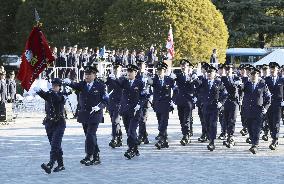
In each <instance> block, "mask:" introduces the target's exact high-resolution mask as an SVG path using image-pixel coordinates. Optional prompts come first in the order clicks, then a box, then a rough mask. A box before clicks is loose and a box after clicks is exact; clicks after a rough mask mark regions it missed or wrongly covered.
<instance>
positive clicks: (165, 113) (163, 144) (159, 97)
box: [149, 62, 175, 149]
mask: <svg viewBox="0 0 284 184" xmlns="http://www.w3.org/2000/svg"><path fill="white" fill-rule="evenodd" d="M156 67H157V75H155V77H154V78H153V79H152V80H150V81H149V84H150V85H151V86H152V87H153V109H154V111H155V113H156V116H157V119H158V126H159V127H158V130H159V135H158V136H157V138H156V139H157V140H158V142H157V143H156V144H155V146H156V147H157V149H161V148H168V147H169V144H168V136H167V127H168V120H169V112H170V111H172V110H173V106H175V104H174V102H173V101H172V93H171V91H172V89H173V88H174V80H173V79H172V78H170V77H169V76H165V73H166V70H167V68H168V65H167V64H166V63H164V62H160V63H158V64H157V66H156Z"/></svg>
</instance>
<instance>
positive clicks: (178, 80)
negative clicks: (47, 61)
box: [35, 59, 284, 173]
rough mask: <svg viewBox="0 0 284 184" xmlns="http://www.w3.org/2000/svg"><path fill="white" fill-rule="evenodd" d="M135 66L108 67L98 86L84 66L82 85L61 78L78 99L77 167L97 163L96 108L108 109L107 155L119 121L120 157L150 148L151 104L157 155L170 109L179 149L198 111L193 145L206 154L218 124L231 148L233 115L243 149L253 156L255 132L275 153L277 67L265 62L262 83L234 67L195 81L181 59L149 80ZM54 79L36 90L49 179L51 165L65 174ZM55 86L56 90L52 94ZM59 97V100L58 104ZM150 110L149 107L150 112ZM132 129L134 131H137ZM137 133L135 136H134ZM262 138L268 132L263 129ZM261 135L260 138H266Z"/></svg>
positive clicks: (115, 143) (254, 73)
mask: <svg viewBox="0 0 284 184" xmlns="http://www.w3.org/2000/svg"><path fill="white" fill-rule="evenodd" d="M137 62H138V65H137V66H136V65H131V64H130V65H128V66H127V76H123V75H122V72H121V69H122V64H121V63H119V62H115V63H114V64H113V72H112V73H111V74H110V75H109V76H108V77H106V78H105V79H102V80H101V79H97V78H96V73H97V72H98V70H97V69H96V68H95V67H93V66H87V67H85V78H84V80H83V81H80V82H78V83H76V82H72V81H71V80H70V79H64V81H63V83H64V84H65V85H68V86H70V87H71V88H73V89H75V90H76V91H78V92H79V100H78V103H79V109H78V119H77V120H78V122H80V123H82V127H83V130H84V133H85V137H86V140H85V153H86V155H85V157H84V158H83V159H82V160H81V161H80V162H81V163H82V164H84V165H86V166H89V165H94V164H99V163H100V157H99V152H100V150H99V147H98V144H97V135H96V132H97V129H98V125H99V123H101V122H103V119H104V118H103V109H104V108H105V107H108V110H109V114H110V117H111V122H112V140H111V141H110V143H109V145H110V146H111V147H112V148H115V147H119V146H121V145H122V130H121V126H120V119H121V117H122V121H123V124H124V127H125V131H126V133H127V145H128V150H127V151H126V152H125V154H124V156H125V157H126V158H128V159H131V158H133V157H135V156H138V155H139V150H138V146H139V145H140V144H141V143H144V144H147V143H149V140H148V134H147V131H146V122H147V114H148V109H149V107H150V105H151V106H152V108H153V110H154V111H155V113H156V116H157V121H158V130H159V134H158V135H157V137H156V140H157V142H156V143H155V146H156V147H157V149H163V148H167V147H169V144H168V135H167V128H168V120H169V113H170V112H171V111H173V110H174V108H177V110H178V116H179V120H180V125H181V132H182V134H183V136H182V138H181V141H180V143H181V145H183V146H184V145H186V144H189V143H190V137H191V136H192V134H193V130H192V121H193V120H192V111H193V109H194V106H195V105H196V106H197V107H198V114H199V117H200V121H201V125H202V135H201V136H200V138H199V139H198V140H199V141H200V142H205V141H208V140H209V144H208V145H207V148H208V150H210V151H213V150H214V149H215V144H214V141H215V139H216V137H217V122H218V119H219V122H220V124H221V134H220V135H219V137H218V138H220V139H223V140H224V142H223V144H224V145H225V146H226V147H228V148H231V147H232V146H234V145H235V141H234V133H235V123H236V117H237V113H238V109H240V112H241V119H242V125H243V129H242V131H241V133H242V134H243V135H246V134H247V133H248V134H249V137H248V138H247V142H248V143H250V144H251V148H250V149H249V150H250V151H251V152H252V153H253V154H255V153H256V152H257V150H258V143H259V137H260V132H261V129H262V128H264V127H268V128H266V129H268V131H270V134H271V137H272V142H271V144H270V146H269V148H270V149H272V150H274V149H276V147H277V146H278V137H279V127H280V118H281V107H282V106H284V102H283V85H284V83H283V81H284V80H283V78H282V77H281V76H280V75H279V69H280V66H279V65H278V64H277V63H274V62H272V63H270V65H269V66H268V67H269V68H270V73H271V75H270V76H261V71H260V70H259V69H257V68H255V67H253V66H250V65H241V66H240V67H239V75H235V74H233V66H232V65H219V67H218V69H216V68H214V67H213V66H211V65H209V64H207V63H202V73H203V74H202V75H200V76H197V75H196V74H195V73H194V72H193V65H192V64H191V63H190V62H189V61H188V60H185V59H183V60H181V61H180V66H181V72H178V73H176V74H175V73H174V72H172V73H170V74H169V73H167V68H168V66H167V64H166V63H163V62H161V63H158V64H157V65H156V70H157V72H156V74H155V75H152V74H151V73H149V72H148V71H147V70H146V67H145V63H144V62H143V61H139V60H138V61H137ZM61 85H62V82H61V81H60V79H55V80H54V81H53V88H52V89H51V91H49V92H43V91H42V90H40V89H36V90H35V91H37V93H38V94H39V95H40V96H41V97H42V98H44V99H45V100H46V101H47V106H46V114H47V116H46V118H45V121H44V124H45V127H46V131H47V135H48V138H49V141H50V144H51V152H50V154H51V155H50V162H49V163H48V164H43V165H42V168H43V169H44V170H45V171H47V172H48V173H50V172H51V168H52V167H53V164H54V162H55V161H57V162H58V167H56V168H55V171H60V170H64V167H63V157H62V155H63V151H62V149H61V141H62V137H63V134H64V129H65V120H64V116H63V107H62V105H63V106H64V103H65V100H64V95H66V94H64V93H62V92H61V91H60V88H61ZM58 86H59V87H58ZM62 96H63V97H62ZM149 104H150V105H149ZM138 127H139V130H138V131H137V128H138ZM137 132H138V134H137ZM266 132H267V130H266ZM265 135H266V136H267V134H265Z"/></svg>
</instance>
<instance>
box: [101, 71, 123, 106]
mask: <svg viewBox="0 0 284 184" xmlns="http://www.w3.org/2000/svg"><path fill="white" fill-rule="evenodd" d="M117 80H119V79H111V78H110V77H108V78H107V81H106V82H105V84H106V85H107V87H108V92H109V93H110V92H111V91H112V90H113V92H112V94H110V95H109V103H108V109H109V110H110V111H113V110H116V109H117V108H118V107H119V106H120V99H121V95H122V88H121V86H120V85H119V83H118V82H117Z"/></svg>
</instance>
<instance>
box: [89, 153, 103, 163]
mask: <svg viewBox="0 0 284 184" xmlns="http://www.w3.org/2000/svg"><path fill="white" fill-rule="evenodd" d="M100 163H101V159H100V154H99V153H96V154H94V156H93V160H92V161H91V165H98V164H100Z"/></svg>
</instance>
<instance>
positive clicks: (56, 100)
mask: <svg viewBox="0 0 284 184" xmlns="http://www.w3.org/2000/svg"><path fill="white" fill-rule="evenodd" d="M51 83H52V89H51V90H49V91H47V92H44V91H43V90H41V89H40V88H38V87H34V89H33V90H34V91H35V92H36V93H37V94H38V95H39V96H40V97H41V98H43V99H44V100H45V112H46V117H45V118H44V120H43V124H44V126H45V130H46V134H47V137H48V140H49V143H50V146H51V151H50V160H49V162H48V163H47V164H45V163H43V164H42V165H41V168H42V169H43V170H44V171H45V172H46V173H48V174H50V173H51V170H52V168H53V166H54V164H55V162H57V163H58V166H57V167H55V168H54V170H53V172H59V171H62V170H65V168H64V164H63V151H62V148H61V142H62V137H63V135H64V131H65V128H66V121H65V119H64V105H65V98H64V95H65V94H64V93H62V92H61V91H60V90H61V85H62V81H61V80H60V79H58V78H55V79H53V80H52V82H51Z"/></svg>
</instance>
